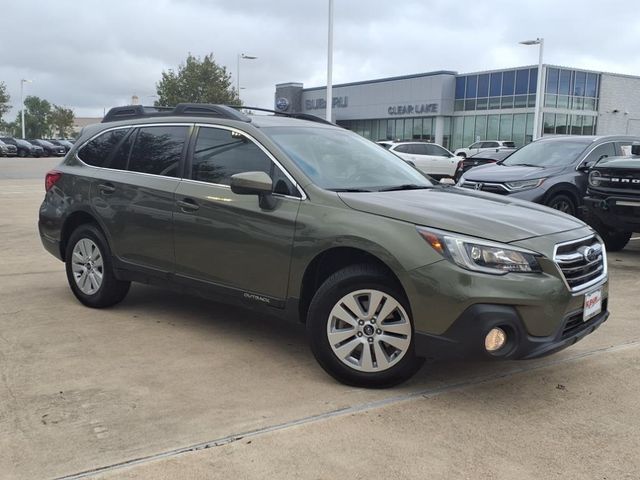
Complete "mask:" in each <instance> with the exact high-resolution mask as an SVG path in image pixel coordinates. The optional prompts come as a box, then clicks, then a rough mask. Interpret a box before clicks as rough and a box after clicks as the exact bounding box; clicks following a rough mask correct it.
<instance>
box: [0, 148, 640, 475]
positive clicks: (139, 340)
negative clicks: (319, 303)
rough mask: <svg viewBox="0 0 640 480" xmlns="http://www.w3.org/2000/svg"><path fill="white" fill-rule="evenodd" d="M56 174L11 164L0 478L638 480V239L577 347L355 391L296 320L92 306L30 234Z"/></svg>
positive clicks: (0, 298)
mask: <svg viewBox="0 0 640 480" xmlns="http://www.w3.org/2000/svg"><path fill="white" fill-rule="evenodd" d="M58 162H59V159H6V158H0V200H1V202H0V234H1V236H0V238H1V239H2V241H1V242H0V478H2V479H5V478H6V479H54V478H85V477H92V478H100V479H116V478H117V479H120V478H126V479H134V478H135V479H138V478H143V479H164V478H166V479H173V478H181V479H191V478H193V479H195V478H198V479H199V478H296V479H304V478H309V479H324V478H327V479H331V478H337V477H339V476H340V477H346V478H365V477H366V478H394V479H395V478H420V479H427V478H428V479H463V478H465V479H479V478H483V479H484V478H491V479H556V478H557V479H560V478H562V479H567V478H570V479H583V478H584V479H637V478H640V473H639V472H640V455H639V454H638V452H640V415H638V411H640V315H639V314H638V304H637V303H636V302H637V295H638V292H639V287H640V274H639V273H640V239H634V240H632V241H631V242H630V245H629V246H628V247H627V248H626V249H625V250H624V251H623V252H620V253H614V254H611V255H610V256H609V267H610V278H611V288H610V293H611V299H610V310H611V317H610V319H609V320H608V321H607V322H606V323H605V324H604V325H603V326H602V328H600V329H599V330H598V331H596V332H595V333H594V334H593V335H591V336H589V337H587V338H586V339H585V340H583V341H582V342H579V343H578V344H576V345H574V346H573V347H571V348H569V349H567V350H564V351H563V352H560V353H558V354H556V355H553V356H550V357H546V358H543V359H539V360H533V361H527V362H502V363H498V362H488V361H487V362H480V363H478V362H474V363H455V364H450V363H449V364H435V365H425V366H424V367H423V368H422V370H421V371H420V372H419V373H418V374H417V375H416V376H415V377H414V378H413V379H412V380H411V381H410V382H408V383H406V384H404V385H402V386H400V387H396V388H393V389H389V390H377V391H376V390H373V391H372V390H363V389H354V388H349V387H345V386H343V385H340V384H338V383H336V382H335V381H334V380H332V379H331V378H330V377H328V376H327V375H326V374H325V373H324V372H323V371H322V370H321V368H320V367H319V366H318V365H317V364H316V362H315V360H314V359H313V356H312V354H311V352H310V351H309V349H308V348H307V343H306V339H305V331H304V327H303V326H302V325H290V324H286V323H283V322H280V321H277V320H274V319H271V318H268V317H263V318H260V317H259V316H256V315H255V314H253V313H248V312H246V311H243V310H241V309H237V308H232V307H229V306H224V305H221V304H216V303H213V302H209V301H206V300H202V299H198V298H193V297H190V296H187V295H182V294H177V293H173V292H170V291H167V290H161V289H158V288H153V287H148V286H143V285H134V286H133V287H132V290H131V293H130V295H129V296H128V297H127V298H126V300H125V301H124V302H123V303H121V304H120V305H118V306H116V307H114V308H111V309H107V310H91V309H88V308H86V307H83V306H82V305H80V304H79V303H78V302H77V301H76V300H75V299H74V297H73V296H72V294H71V292H70V291H69V289H68V287H67V283H66V278H65V275H64V269H63V265H62V263H60V262H58V261H57V260H56V259H54V258H53V257H52V256H51V255H49V254H48V253H46V252H45V251H44V249H43V248H42V246H41V245H40V240H39V237H38V234H37V225H36V222H37V212H38V206H39V204H40V202H41V200H42V197H43V193H44V189H43V178H44V173H45V172H46V171H47V170H49V169H50V168H52V167H53V166H54V165H56V164H57V163H58Z"/></svg>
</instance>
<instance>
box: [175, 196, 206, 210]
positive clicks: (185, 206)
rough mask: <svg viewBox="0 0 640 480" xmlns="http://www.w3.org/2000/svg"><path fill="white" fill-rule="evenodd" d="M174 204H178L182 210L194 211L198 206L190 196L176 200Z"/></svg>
mask: <svg viewBox="0 0 640 480" xmlns="http://www.w3.org/2000/svg"><path fill="white" fill-rule="evenodd" d="M176 205H178V206H179V207H180V208H181V209H182V211H183V212H186V213H188V212H195V211H196V210H198V209H199V208H200V205H198V204H197V203H196V201H195V200H193V199H191V198H185V199H184V200H178V201H177V202H176Z"/></svg>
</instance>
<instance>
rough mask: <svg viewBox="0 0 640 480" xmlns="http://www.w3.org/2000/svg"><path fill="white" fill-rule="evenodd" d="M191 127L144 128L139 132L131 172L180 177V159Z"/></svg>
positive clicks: (133, 152) (131, 161) (131, 159)
mask: <svg viewBox="0 0 640 480" xmlns="http://www.w3.org/2000/svg"><path fill="white" fill-rule="evenodd" d="M188 130H189V127H173V126H166V127H164V126H163V127H142V128H140V129H139V130H138V132H137V135H136V139H135V142H134V144H133V149H132V150H131V157H130V158H129V170H130V171H132V172H142V173H151V174H154V175H164V176H167V177H178V176H180V174H179V167H180V158H181V157H182V150H183V148H184V144H185V141H186V138H187V131H188Z"/></svg>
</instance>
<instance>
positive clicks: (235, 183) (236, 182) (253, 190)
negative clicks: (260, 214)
mask: <svg viewBox="0 0 640 480" xmlns="http://www.w3.org/2000/svg"><path fill="white" fill-rule="evenodd" d="M231 191H232V192H233V193H235V194H238V195H258V204H259V205H260V208H262V209H265V210H273V209H274V208H275V206H276V199H275V198H274V197H273V196H272V195H271V194H272V193H273V180H272V179H271V177H270V176H269V175H267V174H266V173H264V172H242V173H236V174H235V175H231Z"/></svg>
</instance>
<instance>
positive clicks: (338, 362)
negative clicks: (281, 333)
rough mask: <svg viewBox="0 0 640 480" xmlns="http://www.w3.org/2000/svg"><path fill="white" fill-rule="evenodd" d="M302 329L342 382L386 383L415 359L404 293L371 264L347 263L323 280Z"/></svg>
mask: <svg viewBox="0 0 640 480" xmlns="http://www.w3.org/2000/svg"><path fill="white" fill-rule="evenodd" d="M307 332H308V334H309V342H310V345H311V350H312V351H313V354H314V356H315V357H316V360H317V361H318V363H319V364H320V365H321V366H322V368H323V369H324V370H325V371H326V372H327V373H328V374H329V375H331V376H332V377H334V378H335V379H336V380H338V381H340V382H342V383H345V384H348V385H353V386H357V387H370V388H384V387H390V386H393V385H396V384H398V383H401V382H403V381H405V380H406V379H408V378H409V377H411V376H412V375H413V374H414V373H415V372H416V370H417V369H418V368H419V367H420V364H421V362H420V361H419V360H418V359H417V358H416V356H415V352H414V332H413V323H412V321H411V310H410V308H409V304H408V301H407V299H406V297H405V295H404V294H403V293H402V292H401V290H400V289H399V287H398V286H397V285H396V282H393V281H391V280H390V278H389V277H388V275H386V274H385V273H384V271H382V270H381V269H379V268H376V267H374V266H371V265H366V264H363V265H352V266H349V267H346V268H344V269H342V270H340V271H338V272H336V273H334V274H333V275H331V276H330V277H329V278H327V280H325V282H324V283H323V284H322V286H321V287H320V288H319V289H318V291H317V292H316V294H315V296H314V297H313V299H312V301H311V305H310V306H309V314H308V316H307Z"/></svg>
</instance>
